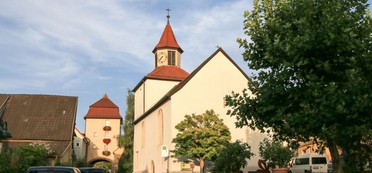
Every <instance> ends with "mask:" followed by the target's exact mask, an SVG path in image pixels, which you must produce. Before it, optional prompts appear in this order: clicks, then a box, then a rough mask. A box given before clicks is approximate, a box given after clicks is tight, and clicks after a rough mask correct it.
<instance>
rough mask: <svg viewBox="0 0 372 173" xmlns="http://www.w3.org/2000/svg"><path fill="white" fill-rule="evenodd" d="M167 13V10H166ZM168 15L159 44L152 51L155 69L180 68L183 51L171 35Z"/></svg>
mask: <svg viewBox="0 0 372 173" xmlns="http://www.w3.org/2000/svg"><path fill="white" fill-rule="evenodd" d="M168 12H169V9H168ZM169 18H170V16H169V13H168V15H167V20H168V21H167V25H165V28H164V31H163V34H162V36H161V37H160V40H159V43H158V44H157V45H156V46H155V48H154V50H153V51H152V52H153V53H154V54H155V67H159V66H177V67H179V68H180V66H181V54H182V53H183V50H182V49H181V47H180V46H179V45H178V43H177V40H176V37H175V36H174V34H173V30H172V27H171V25H170V24H169Z"/></svg>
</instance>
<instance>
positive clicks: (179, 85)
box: [133, 48, 250, 124]
mask: <svg viewBox="0 0 372 173" xmlns="http://www.w3.org/2000/svg"><path fill="white" fill-rule="evenodd" d="M219 52H221V53H222V54H224V55H225V57H226V58H227V59H228V60H229V61H230V62H231V63H232V64H233V65H234V66H235V67H236V68H237V69H238V70H239V71H240V72H241V73H242V74H243V75H244V77H245V78H246V79H247V80H249V81H250V79H249V77H248V76H247V75H246V74H245V73H244V71H243V70H242V69H241V68H240V67H239V66H238V65H237V64H236V63H235V62H234V60H232V59H231V58H230V56H229V55H227V53H226V52H225V51H224V50H223V49H222V48H218V49H217V50H216V51H215V52H214V53H213V54H212V55H211V56H210V57H209V58H208V59H206V60H205V61H204V62H203V63H202V64H200V65H199V66H198V67H197V68H196V69H195V70H194V71H193V72H192V73H191V74H190V75H189V76H188V77H187V78H186V79H185V80H183V81H182V82H180V83H179V84H178V85H176V86H174V87H173V88H172V89H171V90H170V91H169V92H168V93H166V94H165V95H164V96H163V97H162V98H161V99H160V100H159V101H158V102H157V103H155V105H154V106H152V107H151V108H150V109H148V110H147V111H146V112H145V113H144V114H142V115H141V116H140V117H138V118H137V119H136V120H134V121H133V124H137V123H138V122H140V121H141V120H142V119H144V118H145V117H146V116H147V115H149V114H150V113H151V112H153V111H154V110H155V109H157V108H158V107H160V106H161V105H162V104H164V103H165V102H166V101H168V100H170V99H171V96H172V95H173V94H175V93H177V92H178V91H179V90H181V89H182V88H183V87H184V86H185V85H186V84H187V83H188V82H189V81H190V80H191V79H192V78H193V77H194V76H195V75H196V74H197V73H198V72H199V71H200V70H201V69H202V68H203V67H204V66H205V65H206V64H207V63H208V62H209V61H210V60H211V59H212V58H213V57H215V55H216V54H217V53H219Z"/></svg>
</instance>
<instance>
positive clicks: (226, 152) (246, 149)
mask: <svg viewBox="0 0 372 173" xmlns="http://www.w3.org/2000/svg"><path fill="white" fill-rule="evenodd" d="M253 155H254V154H253V153H252V152H251V147H250V146H249V145H248V144H247V143H242V142H240V141H238V140H237V141H235V142H234V143H228V144H227V145H226V146H225V148H223V149H222V151H221V152H220V153H219V154H218V156H217V159H216V160H215V161H214V169H213V172H217V173H225V172H238V171H239V170H240V169H241V168H244V167H245V166H247V164H248V162H247V159H250V158H251V157H252V156H253Z"/></svg>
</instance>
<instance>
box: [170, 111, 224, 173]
mask: <svg viewBox="0 0 372 173" xmlns="http://www.w3.org/2000/svg"><path fill="white" fill-rule="evenodd" d="M176 129H177V130H178V133H177V136H176V137H175V138H174V139H173V140H172V142H173V143H175V149H174V150H173V151H172V152H174V153H175V156H176V157H187V158H192V159H197V160H198V161H199V163H200V172H201V173H202V172H204V163H205V161H206V160H209V161H213V160H214V159H215V158H216V157H217V155H218V153H219V152H220V151H221V150H222V149H223V148H224V146H225V145H226V144H227V143H229V141H230V139H231V135H230V130H229V128H228V127H227V126H226V125H225V124H224V123H223V120H222V119H220V118H219V117H218V114H216V113H215V112H214V111H213V110H207V111H206V112H205V113H203V114H199V115H196V114H192V115H185V119H184V120H182V121H181V122H180V123H178V124H177V125H176Z"/></svg>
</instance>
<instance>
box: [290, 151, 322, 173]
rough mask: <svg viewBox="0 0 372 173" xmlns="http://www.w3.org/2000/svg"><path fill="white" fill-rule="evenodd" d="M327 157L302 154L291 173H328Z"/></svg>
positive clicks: (295, 161)
mask: <svg viewBox="0 0 372 173" xmlns="http://www.w3.org/2000/svg"><path fill="white" fill-rule="evenodd" d="M327 163H328V162H327V157H326V156H325V155H320V154H316V153H311V154H301V155H299V156H297V157H296V159H295V160H294V163H292V166H291V168H290V169H289V172H290V173H327V168H328V165H327Z"/></svg>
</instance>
